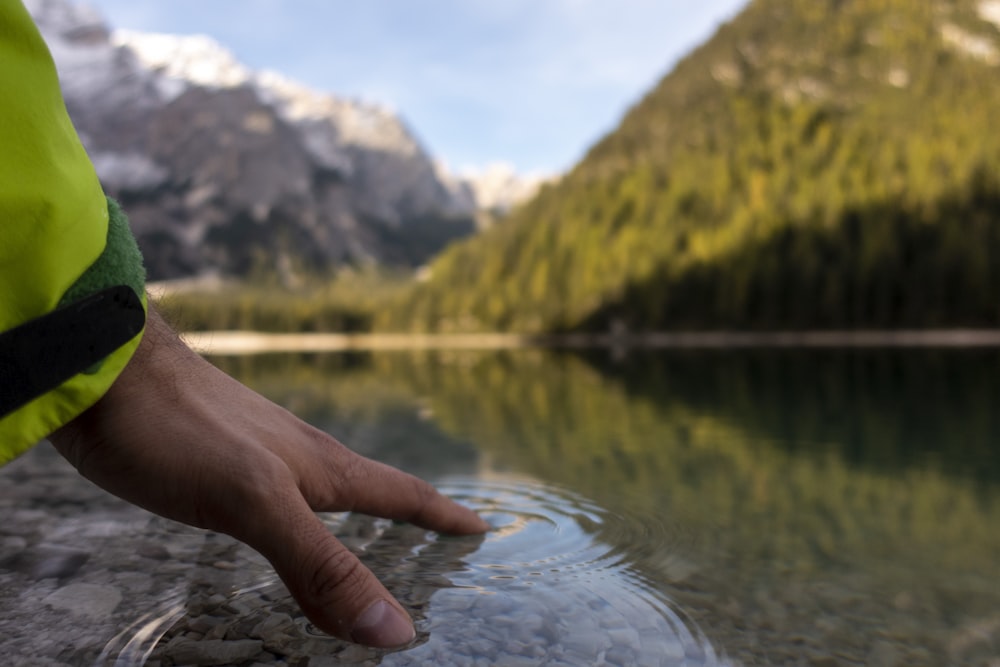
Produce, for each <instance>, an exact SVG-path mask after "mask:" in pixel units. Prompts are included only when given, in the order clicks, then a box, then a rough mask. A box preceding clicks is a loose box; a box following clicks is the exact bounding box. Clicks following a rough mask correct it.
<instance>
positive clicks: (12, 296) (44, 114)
mask: <svg viewBox="0 0 1000 667" xmlns="http://www.w3.org/2000/svg"><path fill="white" fill-rule="evenodd" d="M112 211H113V212H115V211H116V209H114V208H112ZM125 228H126V230H127V225H126V226H125ZM109 229H110V227H109V200H107V199H106V198H105V196H104V192H103V190H102V188H101V185H100V183H99V182H98V179H97V175H96V173H95V171H94V168H93V165H92V164H91V162H90V160H89V158H88V157H87V154H86V152H85V151H84V149H83V146H82V145H81V143H80V140H79V138H78V137H77V134H76V132H75V130H74V129H73V126H72V124H71V122H70V119H69V116H68V114H67V112H66V107H65V103H64V102H63V99H62V95H61V93H60V90H59V81H58V77H57V75H56V70H55V65H54V63H53V61H52V57H51V55H50V54H49V51H48V49H47V47H46V46H45V43H44V41H43V40H42V37H41V35H40V34H39V32H38V29H37V28H36V27H35V25H34V23H33V22H32V20H31V17H30V15H29V14H28V12H27V11H26V10H25V8H24V6H23V5H22V4H21V2H20V0H4V1H2V2H0V335H2V334H3V332H5V331H9V330H12V329H15V328H16V327H19V326H20V325H23V324H25V323H27V322H30V321H32V320H34V319H35V318H39V317H41V316H44V315H46V314H48V313H50V312H51V311H53V310H54V309H56V308H57V307H58V306H59V305H60V304H61V303H62V304H64V303H65V302H66V299H67V297H70V296H73V297H81V296H84V295H85V292H88V291H91V292H93V291H96V290H97V289H100V288H101V287H102V285H101V284H100V282H102V281H103V282H105V283H106V284H105V285H103V286H110V285H113V284H116V283H119V282H129V281H119V280H115V279H114V276H113V275H109V273H108V272H107V271H95V270H94V267H95V266H97V265H99V264H100V261H99V260H100V259H101V258H102V256H103V255H104V254H105V252H106V249H107V247H108V242H109ZM128 237H129V238H128V241H129V242H131V243H132V244H133V245H134V240H132V239H131V236H130V235H128ZM137 253H138V251H137V250H136V251H135V256H136V257H138V254H137ZM130 256H131V255H130ZM138 262H139V267H138V270H139V272H140V273H141V258H139V259H138ZM130 270H131V272H132V274H135V271H136V267H131V269H130ZM111 273H112V274H113V273H114V272H113V271H112V272H111ZM95 276H97V277H98V278H99V280H96V281H95ZM84 277H86V278H87V279H86V280H84V281H83V283H86V289H81V287H80V286H81V284H83V283H81V279H82V278H84ZM140 282H141V281H140ZM131 285H132V286H133V288H135V281H134V280H133V281H131ZM74 288H75V290H76V291H74ZM138 290H139V293H140V296H142V294H141V293H142V286H141V284H140V285H138ZM143 303H145V302H144V301H143ZM140 336H141V334H139V335H136V336H135V337H134V338H133V339H132V340H130V341H129V342H128V343H126V344H125V345H124V346H122V347H120V348H118V349H117V350H116V351H115V352H113V353H112V354H111V355H110V356H108V357H107V358H105V359H104V360H103V362H102V363H101V364H100V368H99V370H97V371H96V372H92V373H81V374H79V375H76V376H74V377H72V378H70V379H68V380H67V381H65V382H64V383H63V384H62V385H61V386H59V387H58V388H57V389H54V390H52V391H50V392H48V393H46V394H43V395H42V396H39V397H37V398H35V399H34V400H31V401H30V402H29V403H27V404H26V405H23V406H22V407H20V408H18V409H17V410H15V411H14V412H11V413H9V414H7V415H4V416H2V417H0V464H3V463H6V462H7V461H9V460H10V459H12V458H14V457H15V456H17V455H18V454H20V453H21V452H23V451H24V450H25V449H27V448H28V447H30V446H31V445H32V444H34V443H35V442H37V441H38V440H40V439H42V438H44V437H46V436H47V435H48V434H50V433H51V432H52V431H54V430H55V429H57V428H59V427H60V426H62V425H63V424H65V423H66V422H68V421H70V420H72V419H73V418H74V417H76V416H77V415H79V414H80V413H81V412H83V411H84V410H86V409H87V408H88V407H90V406H91V405H93V404H94V403H95V402H96V401H97V400H98V399H99V398H100V397H101V396H102V395H103V394H104V393H105V392H106V391H107V389H108V388H109V387H110V386H111V384H112V382H114V380H115V378H116V377H117V376H118V374H119V373H120V372H121V371H122V369H123V368H124V367H125V365H126V363H127V362H128V360H129V359H130V358H131V356H132V354H133V352H134V351H135V349H136V347H137V346H138V344H139V338H140ZM3 372H4V369H2V368H0V382H3V381H4V378H3Z"/></svg>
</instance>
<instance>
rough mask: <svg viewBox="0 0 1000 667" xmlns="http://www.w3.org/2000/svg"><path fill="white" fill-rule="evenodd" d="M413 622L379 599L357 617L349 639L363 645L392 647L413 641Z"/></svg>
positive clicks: (414, 635) (414, 633)
mask: <svg viewBox="0 0 1000 667" xmlns="http://www.w3.org/2000/svg"><path fill="white" fill-rule="evenodd" d="M416 636H417V635H416V632H414V630H413V623H411V622H410V619H409V618H408V617H407V616H406V615H405V614H402V613H400V612H399V610H398V609H396V608H395V607H393V606H392V605H391V604H389V603H388V602H386V601H385V600H379V601H378V602H376V603H375V604H373V605H372V606H370V607H368V609H366V610H365V611H364V613H363V614H361V616H359V617H358V620H357V622H356V623H355V624H354V629H353V630H351V639H352V640H354V641H355V642H357V643H359V644H364V645H365V646H374V647H376V648H392V647H394V646H402V645H403V644H408V643H409V642H411V641H413V638H414V637H416Z"/></svg>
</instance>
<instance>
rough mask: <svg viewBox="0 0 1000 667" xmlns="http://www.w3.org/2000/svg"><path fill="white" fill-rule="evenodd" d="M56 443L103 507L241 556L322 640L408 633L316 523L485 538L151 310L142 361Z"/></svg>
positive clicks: (434, 496) (476, 526)
mask: <svg viewBox="0 0 1000 667" xmlns="http://www.w3.org/2000/svg"><path fill="white" fill-rule="evenodd" d="M51 440H52V443H53V444H54V445H55V446H56V448H57V449H58V450H59V452H60V453H61V454H62V455H63V456H64V457H66V458H67V459H68V460H69V461H70V463H72V464H73V465H74V466H75V467H76V468H77V470H79V471H80V473H81V474H82V475H84V476H85V477H87V478H88V479H90V480H91V481H93V482H94V483H96V484H98V485H99V486H101V487H103V488H104V489H106V490H108V491H110V492H111V493H113V494H115V495H117V496H119V497H121V498H123V499H125V500H127V501H129V502H131V503H134V504H136V505H139V506H140V507H144V508H145V509H148V510H150V511H152V512H155V513H157V514H160V515H162V516H165V517H167V518H170V519H174V520H177V521H182V522H184V523H187V524H190V525H193V526H198V527H200V528H208V529H211V530H216V531H219V532H223V533H227V534H229V535H232V536H233V537H235V538H237V539H239V540H241V541H243V542H246V543H247V544H249V545H250V546H251V547H253V548H254V549H256V550H257V551H259V552H260V553H261V554H263V555H264V556H265V557H266V558H267V559H268V560H269V561H270V562H271V564H272V565H273V566H274V569H275V571H276V572H277V573H278V575H279V576H280V577H281V579H282V581H284V583H285V585H286V586H287V587H288V589H289V591H290V592H291V594H292V595H293V596H294V597H295V599H296V601H297V602H298V603H299V605H300V607H301V608H302V611H303V612H304V613H305V615H306V616H307V617H308V618H309V619H310V621H312V622H313V623H314V624H315V625H316V626H317V627H318V628H320V629H322V630H324V631H326V632H328V633H330V634H332V635H334V636H337V637H340V638H342V639H348V640H351V641H355V642H358V643H361V644H366V645H369V646H376V647H392V646H399V645H402V644H406V643H407V642H409V641H410V640H411V639H413V637H414V631H413V624H412V622H411V621H410V619H409V616H408V615H407V614H406V612H405V611H404V610H403V608H402V607H401V606H400V605H399V603H398V602H397V601H396V600H395V599H393V597H392V595H390V594H389V592H388V591H387V590H386V589H385V588H384V587H383V586H382V584H380V583H379V581H378V579H376V577H375V576H374V575H373V574H372V573H371V572H370V571H369V570H368V569H367V568H365V566H364V565H362V564H361V562H360V561H359V560H358V559H357V558H356V557H355V556H354V555H353V554H352V553H351V552H350V551H349V550H348V549H347V548H346V547H344V546H343V545H342V544H341V543H340V542H338V541H337V539H336V538H335V537H334V536H333V535H332V534H331V533H330V531H329V530H328V529H327V528H326V526H324V524H323V523H322V521H320V519H319V518H318V517H317V516H316V515H315V514H314V511H357V512H362V513H365V514H371V515H375V516H381V517H386V518H391V519H396V520H400V521H408V522H412V523H415V524H417V525H419V526H421V527H424V528H428V529H431V530H436V531H440V532H444V533H451V534H473V533H482V532H485V531H486V530H487V529H488V525H487V524H486V523H485V522H484V521H483V520H482V519H481V518H479V516H477V515H476V514H475V512H473V511H472V510H470V509H468V508H465V507H462V506H461V505H459V504H457V503H455V502H453V501H451V500H449V499H447V498H445V497H444V496H442V495H440V494H439V493H438V492H437V491H435V490H434V488H433V487H432V486H430V485H429V484H427V483H426V482H424V481H421V480H419V479H417V478H416V477H413V476H411V475H407V474H405V473H403V472H400V471H399V470H396V469H394V468H391V467H389V466H387V465H384V464H381V463H377V462H375V461H372V460H370V459H367V458H364V457H362V456H360V455H358V454H356V453H354V452H352V451H351V450H349V449H348V448H347V447H345V446H344V445H342V444H341V443H339V442H338V441H337V440H335V439H334V438H332V437H331V436H329V435H327V434H325V433H323V432H321V431H319V430H317V429H315V428H313V427H311V426H309V425H307V424H305V423H304V422H302V421H301V420H299V419H298V418H297V417H295V416H294V415H292V414H291V413H290V412H288V411H287V410H285V409H283V408H281V407H279V406H277V405H275V404H274V403H271V402H270V401H268V400H267V399H265V398H263V397H262V396H260V395H259V394H257V393H255V392H253V391H251V390H250V389H248V388H247V387H245V386H243V385H242V384H240V383H239V382H237V381H236V380H234V379H232V378H231V377H229V376H228V375H226V374H224V373H222V372H221V371H219V370H218V369H216V368H215V367H214V366H212V365H211V364H209V363H208V362H207V361H205V360H204V359H202V358H201V357H199V356H198V355H197V354H195V353H194V352H192V351H191V350H189V349H188V348H187V347H186V346H185V345H184V344H183V343H182V342H181V341H180V340H179V339H178V338H177V337H176V335H174V333H173V332H172V331H171V330H170V327H169V326H168V325H167V324H166V323H165V322H164V321H163V320H162V319H161V318H160V317H159V315H158V314H157V313H155V312H154V311H153V309H152V308H150V314H149V319H148V322H147V324H146V333H145V335H144V337H143V341H142V343H141V344H140V346H139V349H138V350H137V351H136V353H135V355H134V357H133V358H132V361H131V362H130V363H129V365H128V366H127V367H126V369H125V370H124V371H123V372H122V374H121V375H120V376H119V377H118V379H117V380H116V381H115V383H114V385H113V386H112V387H111V389H110V390H109V391H108V393H107V394H106V395H105V396H104V397H103V398H102V399H101V400H100V401H98V402H97V403H96V404H95V405H94V406H93V407H91V408H90V409H89V410H87V411H86V412H85V413H84V414H82V415H81V416H80V417H78V418H77V419H75V420H73V421H72V422H70V423H69V424H67V425H66V426H64V427H63V428H61V429H60V430H59V431H57V432H56V433H54V434H53V435H52V437H51Z"/></svg>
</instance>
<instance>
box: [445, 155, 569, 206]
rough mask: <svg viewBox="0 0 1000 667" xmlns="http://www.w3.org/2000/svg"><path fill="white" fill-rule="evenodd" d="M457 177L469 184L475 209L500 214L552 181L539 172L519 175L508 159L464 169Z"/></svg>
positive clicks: (549, 177)
mask: <svg viewBox="0 0 1000 667" xmlns="http://www.w3.org/2000/svg"><path fill="white" fill-rule="evenodd" d="M459 178H460V179H461V180H462V181H463V182H465V183H467V184H468V185H469V188H470V189H471V191H472V196H473V199H474V201H475V202H476V205H477V207H478V208H480V209H483V210H487V211H494V212H498V213H501V214H503V213H507V212H508V211H509V210H510V209H511V208H512V207H513V206H516V205H517V204H519V203H521V202H523V201H526V200H528V199H530V198H531V197H533V196H534V195H535V193H537V192H538V190H539V188H541V187H542V185H544V184H545V183H547V182H549V181H551V180H552V177H551V176H545V175H542V174H520V173H518V172H517V170H516V169H515V168H514V165H512V164H509V163H507V162H494V163H491V164H488V165H486V166H485V167H481V168H468V169H464V170H462V171H461V172H460V175H459Z"/></svg>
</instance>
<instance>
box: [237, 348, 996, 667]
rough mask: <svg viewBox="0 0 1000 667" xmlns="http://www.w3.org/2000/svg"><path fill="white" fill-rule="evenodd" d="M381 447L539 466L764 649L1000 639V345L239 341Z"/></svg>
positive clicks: (422, 458) (530, 468)
mask: <svg viewBox="0 0 1000 667" xmlns="http://www.w3.org/2000/svg"><path fill="white" fill-rule="evenodd" d="M218 361H219V363H221V364H222V365H223V366H224V367H226V368H227V370H230V371H234V372H236V373H237V374H239V375H241V376H242V377H243V379H244V380H246V381H248V382H250V383H251V384H252V385H254V386H256V387H257V388H258V389H260V390H262V391H263V392H264V393H267V394H268V395H270V396H272V397H275V398H277V399H279V400H281V401H283V402H285V403H288V404H290V405H292V406H293V408H294V409H296V410H299V411H300V412H303V413H305V414H307V416H308V417H309V418H310V419H311V420H313V421H314V422H316V423H318V424H320V425H321V426H323V427H325V428H327V429H328V430H330V431H331V432H334V433H337V434H338V437H341V438H342V439H343V440H344V441H345V442H347V443H349V444H351V445H352V446H354V447H356V448H358V449H361V450H362V451H363V452H364V453H366V454H368V455H371V456H375V457H378V458H380V459H382V460H387V461H389V462H391V463H393V464H396V465H400V466H402V467H405V468H407V469H410V470H414V471H415V472H417V474H421V475H423V476H426V477H429V478H434V477H438V476H440V475H442V474H448V473H449V472H456V471H457V470H456V469H457V468H461V472H463V473H467V472H468V471H469V470H470V469H475V470H478V471H481V472H489V473H491V472H496V471H501V472H509V473H516V474H522V475H525V474H526V475H530V476H532V477H534V478H537V479H539V480H542V481H544V482H547V483H550V484H557V485H559V486H561V487H564V488H568V489H571V490H573V491H574V492H576V493H579V494H580V495H582V496H584V497H586V498H589V499H591V500H592V501H593V502H594V503H596V504H597V505H599V506H601V507H604V508H606V509H607V511H609V512H611V513H613V514H615V515H617V516H620V517H623V518H624V519H623V520H621V521H616V522H606V523H605V524H604V525H602V526H601V527H600V528H599V530H598V534H599V535H600V538H601V539H602V540H604V541H605V542H606V543H608V544H612V545H615V547H616V548H617V549H618V550H620V552H621V556H622V558H623V559H626V560H628V561H629V562H630V563H633V564H634V567H635V569H636V570H637V571H638V572H640V573H641V575H642V576H643V577H645V578H646V579H647V580H648V581H650V582H652V585H653V586H655V587H656V588H657V589H658V590H660V591H661V592H662V593H663V594H664V595H666V596H667V597H668V598H669V599H671V600H673V601H674V603H675V604H676V605H677V607H678V608H679V609H680V610H682V612H683V613H684V614H685V615H686V617H687V618H689V619H691V620H692V622H693V623H694V624H695V625H696V626H697V627H698V628H700V629H701V631H703V632H704V633H705V634H706V636H707V638H708V640H709V641H710V642H711V644H712V645H713V646H715V647H716V649H717V650H719V651H720V652H721V653H724V654H725V655H727V656H729V657H730V658H731V659H732V660H733V661H734V662H742V663H744V664H793V663H796V662H798V661H800V660H807V661H808V660H817V659H822V658H823V657H825V656H838V657H839V659H846V660H856V661H858V662H867V663H872V662H875V663H881V664H944V663H948V664H980V662H981V661H983V660H985V659H987V658H989V657H995V656H996V655H997V654H998V653H1000V578H998V577H997V576H996V563H997V562H1000V531H997V530H996V529H995V527H996V526H997V525H1000V450H998V448H997V446H996V443H998V442H1000V413H998V412H997V410H996V406H995V404H994V401H995V397H996V396H998V395H1000V352H997V351H993V350H887V351H871V350H850V351H839V350H759V351H755V350H740V351H683V352H662V351H645V352H643V351H640V352H631V353H629V354H627V355H626V356H625V357H624V358H615V357H614V356H613V355H611V354H607V353H604V352H594V353H592V354H591V355H589V356H588V357H587V358H582V357H580V356H578V355H571V354H567V355H560V354H553V353H550V352H543V351H530V350H528V351H516V352H504V353H495V352H491V353H474V352H453V353H446V352H440V353H379V354H372V355H368V354H357V355H331V356H307V357H301V358H299V360H298V361H297V362H295V363H292V362H291V361H290V358H289V357H261V358H243V359H224V360H223V359H220V360H218Z"/></svg>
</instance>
